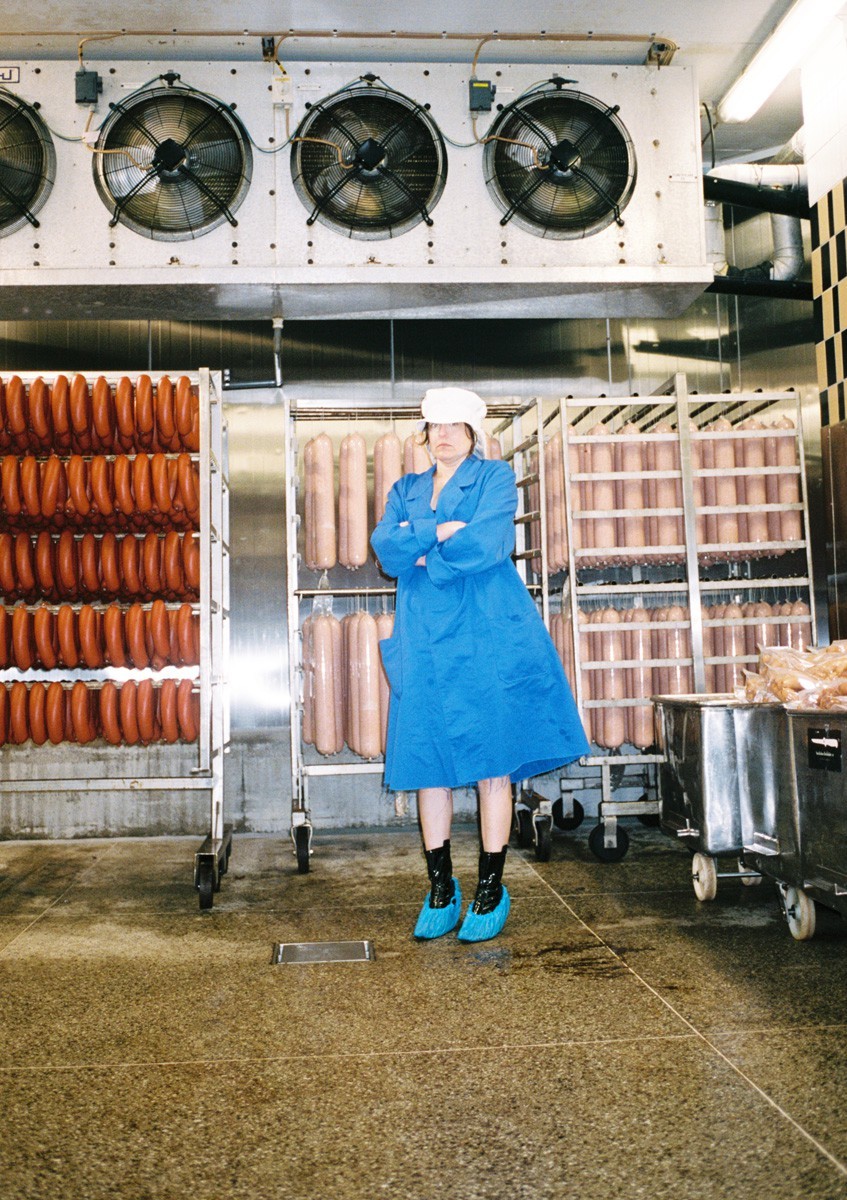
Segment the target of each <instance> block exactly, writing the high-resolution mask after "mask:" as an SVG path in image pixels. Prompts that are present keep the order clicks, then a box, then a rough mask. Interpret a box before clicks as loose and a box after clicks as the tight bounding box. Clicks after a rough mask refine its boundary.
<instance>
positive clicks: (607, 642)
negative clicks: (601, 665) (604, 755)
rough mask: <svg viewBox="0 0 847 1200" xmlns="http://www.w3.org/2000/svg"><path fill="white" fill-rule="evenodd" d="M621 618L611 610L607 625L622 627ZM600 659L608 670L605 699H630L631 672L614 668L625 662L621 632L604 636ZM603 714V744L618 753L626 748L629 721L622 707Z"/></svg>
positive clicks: (602, 678) (604, 675)
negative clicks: (628, 690)
mask: <svg viewBox="0 0 847 1200" xmlns="http://www.w3.org/2000/svg"><path fill="white" fill-rule="evenodd" d="M620 621H621V615H620V613H619V612H618V611H617V609H614V608H607V609H606V610H605V612H604V614H603V623H604V624H605V625H612V626H614V625H618V624H620ZM600 657H601V658H602V660H603V662H605V663H606V669H605V670H604V671H603V672H602V673H601V675H600V683H601V686H602V689H603V699H605V700H623V699H625V697H626V682H627V671H626V670H625V669H622V668H621V667H616V666H615V665H614V664H615V663H618V662H621V661H622V659H623V658H624V640H623V632H622V631H619V630H617V629H614V628H612V629H607V630H604V632H603V633H602V634H601V635H600ZM601 712H602V714H603V743H604V745H605V746H606V747H607V748H608V749H610V750H614V749H617V747H619V746H622V745H623V743H624V739H625V737H626V719H625V716H624V709H623V708H622V707H620V706H618V707H609V708H604V709H602V710H601Z"/></svg>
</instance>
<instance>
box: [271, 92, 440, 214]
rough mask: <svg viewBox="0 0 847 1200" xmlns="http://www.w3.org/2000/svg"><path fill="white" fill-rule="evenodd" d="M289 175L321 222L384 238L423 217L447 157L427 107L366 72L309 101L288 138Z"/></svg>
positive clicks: (436, 194)
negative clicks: (322, 97) (359, 77)
mask: <svg viewBox="0 0 847 1200" xmlns="http://www.w3.org/2000/svg"><path fill="white" fill-rule="evenodd" d="M291 140H292V142H293V148H292V151H291V176H292V179H293V180H294V187H295V189H296V191H297V194H298V195H299V196H300V199H301V200H302V201H303V203H304V204H305V205H306V207H307V208H308V209H309V210H310V215H309V218H308V221H307V224H308V225H313V224H314V223H315V221H320V222H321V223H322V224H324V225H328V226H329V227H330V228H332V229H335V230H337V231H338V232H341V233H344V234H345V235H346V236H347V237H355V238H388V237H396V236H397V235H398V234H401V233H405V232H406V231H407V230H409V229H412V228H413V227H414V226H415V225H417V224H419V223H420V222H421V221H424V222H425V223H426V224H427V225H432V223H433V222H432V217H431V216H430V213H431V211H432V209H433V208H434V207H435V205H436V204H437V203H438V200H439V198H440V196H441V193H442V191H443V190H444V183H445V180H446V179H447V154H446V151H445V149H444V142H443V141H442V138H441V134H440V133H439V131H438V128H437V126H436V125H435V122H434V121H433V120H432V118H431V117H430V115H429V113H428V111H427V109H426V107H425V106H423V105H421V104H417V103H416V102H415V101H414V100H411V99H409V97H408V96H405V95H403V94H402V93H401V92H397V91H395V90H394V89H393V88H390V87H387V86H386V85H385V84H383V83H381V82H380V81H379V80H378V79H377V78H376V76H374V75H364V76H362V78H361V80H360V81H357V82H356V83H354V84H350V85H349V86H348V87H346V88H342V89H341V91H339V92H335V93H334V94H333V95H331V96H328V97H326V99H324V100H321V101H319V102H318V103H316V104H313V105H312V106H311V107H310V109H309V111H308V112H307V114H306V116H305V117H304V119H303V121H302V122H301V124H300V126H299V128H298V130H297V132H296V134H295V136H294V137H293V138H292V139H291Z"/></svg>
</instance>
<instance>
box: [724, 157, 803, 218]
mask: <svg viewBox="0 0 847 1200" xmlns="http://www.w3.org/2000/svg"><path fill="white" fill-rule="evenodd" d="M716 169H717V170H720V169H721V168H716ZM781 169H782V170H789V169H790V170H796V168H785V167H783V168H781ZM703 195H704V197H705V198H706V199H707V200H720V201H723V202H725V203H726V204H740V205H742V206H743V207H745V208H755V209H758V210H759V211H761V212H775V213H785V215H786V216H789V217H802V218H805V219H806V220H808V219H809V198H808V193H807V192H805V191H803V192H801V191H799V190H789V189H787V188H778V187H758V186H756V185H755V184H751V183H738V182H736V181H735V180H732V179H720V178H718V177H717V176H715V175H712V174H709V175H704V176H703Z"/></svg>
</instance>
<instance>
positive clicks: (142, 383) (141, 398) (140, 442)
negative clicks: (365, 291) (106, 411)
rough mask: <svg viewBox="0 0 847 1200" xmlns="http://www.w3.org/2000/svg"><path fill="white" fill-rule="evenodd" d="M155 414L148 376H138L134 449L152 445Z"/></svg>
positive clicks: (136, 383) (151, 387)
mask: <svg viewBox="0 0 847 1200" xmlns="http://www.w3.org/2000/svg"><path fill="white" fill-rule="evenodd" d="M155 424H156V414H155V408H154V404H153V383H152V381H151V379H150V376H149V375H139V376H138V379H137V380H136V381H135V431H136V447H141V446H143V447H145V448H147V447H149V446H151V445H152V443H153V437H154V430H155Z"/></svg>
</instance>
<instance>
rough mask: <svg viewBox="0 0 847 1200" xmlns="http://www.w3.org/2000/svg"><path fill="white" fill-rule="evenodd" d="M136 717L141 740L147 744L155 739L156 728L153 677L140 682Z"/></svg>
mask: <svg viewBox="0 0 847 1200" xmlns="http://www.w3.org/2000/svg"><path fill="white" fill-rule="evenodd" d="M136 719H137V721H138V738H139V741H141V742H142V743H143V744H144V745H145V746H147V745H149V744H150V742H152V741H153V738H154V736H155V728H156V696H155V694H154V692H153V680H152V679H142V680H141V681H140V682H139V684H138V689H137V691H136Z"/></svg>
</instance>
